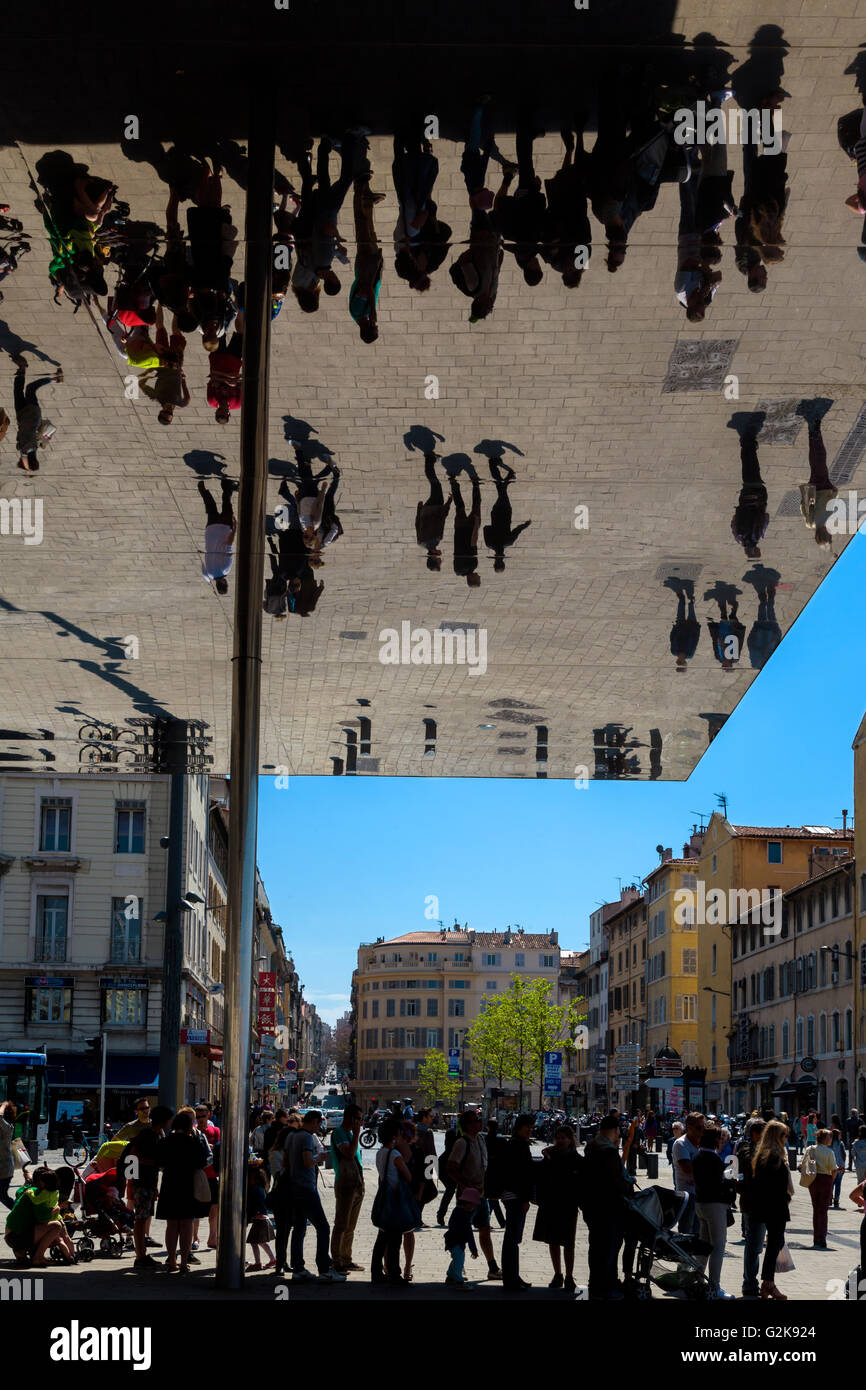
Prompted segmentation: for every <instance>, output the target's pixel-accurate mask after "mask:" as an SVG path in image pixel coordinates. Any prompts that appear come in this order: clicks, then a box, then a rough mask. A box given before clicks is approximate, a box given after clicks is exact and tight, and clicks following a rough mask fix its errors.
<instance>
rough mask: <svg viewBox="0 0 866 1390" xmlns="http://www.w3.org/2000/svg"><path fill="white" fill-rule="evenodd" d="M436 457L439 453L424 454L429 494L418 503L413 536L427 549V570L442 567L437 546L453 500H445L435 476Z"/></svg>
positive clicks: (439, 543) (443, 532)
mask: <svg viewBox="0 0 866 1390" xmlns="http://www.w3.org/2000/svg"><path fill="white" fill-rule="evenodd" d="M438 458H439V455H438V454H434V453H427V454H425V455H424V474H425V476H426V478H427V481H428V483H429V484H430V495H429V497H428V498H427V501H426V502H419V503H418V506H417V509H416V511H415V536H416V538H417V541H418V544H419V545H422V546H424V547H425V548H426V550H427V568H428V570H441V568H442V551H441V550H440V549H439V547H440V545H441V543H442V537H443V535H444V534H445V518H446V517H447V515H448V513H449V511H450V509H451V502H452V500H453V499H452V498H451V497H449V498H448V501H447V502H446V501H445V497H444V493H443V491H442V484H441V483H440V481H439V479H438V478H437V476H436V460H437V459H438Z"/></svg>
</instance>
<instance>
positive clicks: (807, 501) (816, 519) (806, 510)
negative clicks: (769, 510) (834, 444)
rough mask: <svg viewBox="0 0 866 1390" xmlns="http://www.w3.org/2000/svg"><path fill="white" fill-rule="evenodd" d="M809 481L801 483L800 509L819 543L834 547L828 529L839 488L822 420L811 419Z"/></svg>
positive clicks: (825, 546)
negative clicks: (832, 473) (832, 474)
mask: <svg viewBox="0 0 866 1390" xmlns="http://www.w3.org/2000/svg"><path fill="white" fill-rule="evenodd" d="M808 423H809V481H808V483H801V484H800V511H801V513H802V515H803V520H804V521H805V523H806V525H807V526H808V527H809V528H810V529H811V530H813V531H814V532H815V544H816V545H819V546H820V547H821V549H822V550H830V549H832V545H833V539H832V536H831V535H830V532H829V530H828V529H827V522H828V520H829V518H830V503H831V502H832V501H833V498H834V497H835V496H836V492H837V489H836V488H835V487H834V486H833V484H832V482H831V481H830V474H829V473H828V471H827V449H826V447H825V445H824V438H823V435H822V434H821V421H820V420H819V419H816V418H814V417H812V418H810V419H809V421H808Z"/></svg>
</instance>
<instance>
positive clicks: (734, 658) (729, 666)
mask: <svg viewBox="0 0 866 1390" xmlns="http://www.w3.org/2000/svg"><path fill="white" fill-rule="evenodd" d="M716 602H717V603H718V605H719V621H718V622H714V621H713V619H712V618H708V619H707V626H708V628H709V629H710V637H711V638H712V643H713V656H714V657H715V658H716V660H717V661H718V662H720V663H721V667H722V670H723V671H733V669H734V666H735V665H736V663H737V662H738V661H739V659H740V654H741V652H742V650H743V642H744V641H745V637H746V629H745V627H744V626H743V624H742V623H741V622H739V621H738V619H737V600H736V596H732V597H731V598H730V599H728V600H726V599H724V598H722V597H721V596H717V597H716ZM729 607H730V613H729V612H728V609H729Z"/></svg>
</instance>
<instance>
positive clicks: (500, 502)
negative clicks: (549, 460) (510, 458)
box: [484, 458, 532, 574]
mask: <svg viewBox="0 0 866 1390" xmlns="http://www.w3.org/2000/svg"><path fill="white" fill-rule="evenodd" d="M489 466H490V476H491V478H492V479H493V481H494V483H495V485H496V501H495V502H494V503H493V506H492V507H491V509H490V524H489V525H488V526H485V528H484V544H485V545H486V546H487V547H488V549H489V550H492V551H493V555H494V559H493V568H494V570H496V572H497V573H498V574H501V573H502V571H503V570H504V569H505V551H506V549H507V548H508V546H510V545H513V544H514V542H515V541H516V540H517V537H518V536H519V535H520V533H521V531H525V530H526V528H527V526H531V525H532V522H531V521H522V522H521V523H520V525H519V526H515V527H514V528H513V529H512V526H511V502H510V500H509V497H508V489H509V487H510V485H511V483H513V481H514V479H515V476H516V474H515V472H514V469H513V468H511V467H510V466H509V465H508V464H507V463H503V462H502V459H501V458H493V459H491V460H490V465H489Z"/></svg>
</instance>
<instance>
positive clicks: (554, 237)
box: [541, 116, 592, 289]
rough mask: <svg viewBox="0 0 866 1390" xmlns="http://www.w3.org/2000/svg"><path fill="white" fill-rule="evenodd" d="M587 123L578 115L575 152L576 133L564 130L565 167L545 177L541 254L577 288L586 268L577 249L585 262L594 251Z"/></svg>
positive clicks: (563, 277)
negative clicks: (585, 143)
mask: <svg viewBox="0 0 866 1390" xmlns="http://www.w3.org/2000/svg"><path fill="white" fill-rule="evenodd" d="M585 124H586V118H585V117H584V116H577V117H576V118H575V122H574V126H575V134H576V136H577V149H576V151H575V134H573V133H572V132H571V131H570V130H563V131H562V142H563V145H564V146H565V153H564V155H563V160H562V167H561V168H560V169H559V170H558V172H557V173H556V174H554V176H553V178H552V179H545V180H544V187H545V190H546V193H547V211H546V213H545V222H544V236H543V242H542V247H541V257H542V260H545V261H547V263H548V265H549V266H551V268H552V269H553V270H555V271H557V272H558V274H560V275H561V276H562V283H563V284H564V285H565V287H566V288H567V289H576V288H577V286H578V285H579V284H580V281H581V278H582V276H583V272H584V269H585V268H586V266H585V265H576V264H575V261H576V260H577V259H578V257H577V248H578V247H580V248H581V251H582V256H581V258H580V259H581V260H582V261H586V262H588V260H589V257H590V255H591V253H592V229H591V226H590V221H589V217H588V216H587V211H586V203H587V197H588V193H589V170H590V156H589V155H588V154H587V153H586V151H585V150H584V147H583V130H584V126H585Z"/></svg>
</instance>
